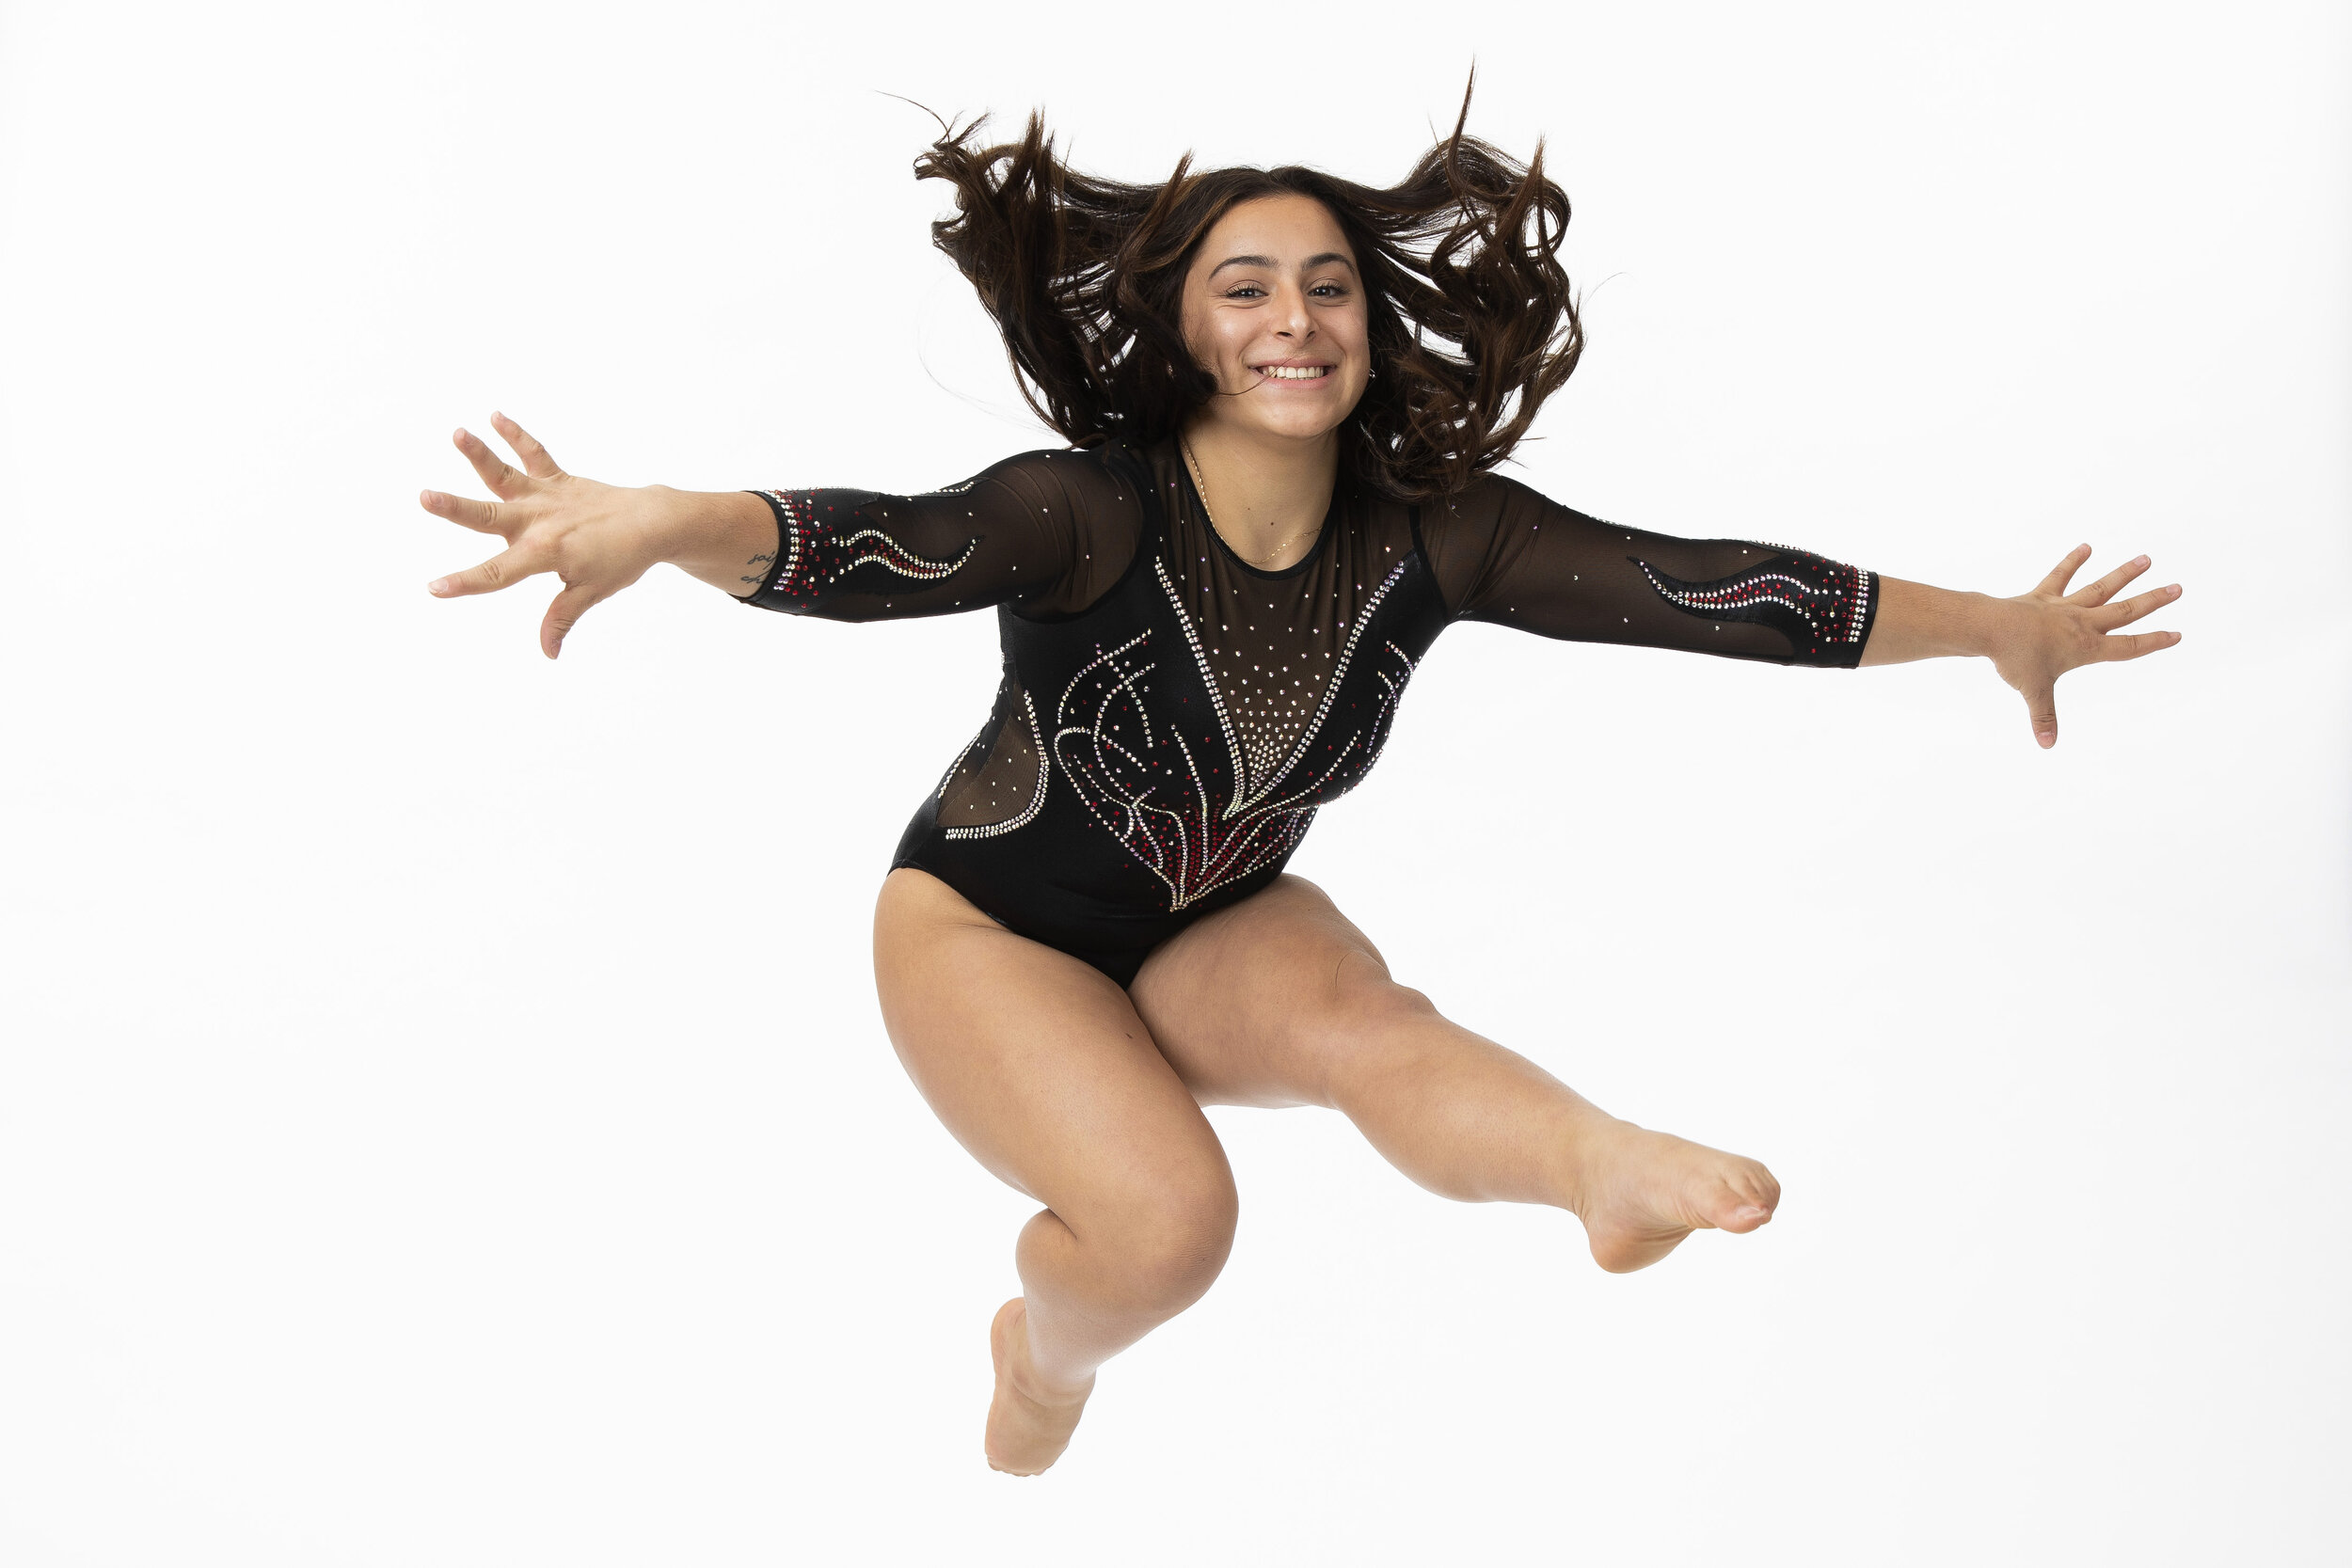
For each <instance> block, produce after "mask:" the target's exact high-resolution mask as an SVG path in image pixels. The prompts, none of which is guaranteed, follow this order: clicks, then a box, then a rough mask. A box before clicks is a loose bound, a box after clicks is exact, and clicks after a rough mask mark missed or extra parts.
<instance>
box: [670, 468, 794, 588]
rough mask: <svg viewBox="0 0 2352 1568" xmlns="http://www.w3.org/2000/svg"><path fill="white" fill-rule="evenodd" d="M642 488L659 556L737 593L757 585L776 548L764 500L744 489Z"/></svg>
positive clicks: (773, 526) (770, 513)
mask: <svg viewBox="0 0 2352 1568" xmlns="http://www.w3.org/2000/svg"><path fill="white" fill-rule="evenodd" d="M645 488H646V491H647V492H648V497H647V515H648V518H649V522H648V527H649V528H650V530H651V531H652V537H653V538H654V540H655V541H656V542H657V546H658V547H659V548H660V552H661V554H660V559H661V560H663V561H666V562H669V563H670V564H671V565H673V566H675V567H676V568H678V570H680V571H682V572H684V573H686V574H687V575H688V576H689V577H692V578H700V579H701V580H702V581H704V582H707V583H709V584H710V585H711V586H712V587H714V588H723V589H724V590H726V591H727V592H728V593H730V594H734V595H735V596H736V597H738V598H743V597H745V596H747V595H749V594H751V593H752V592H753V591H754V590H755V589H756V588H757V587H758V586H759V584H760V581H761V579H762V578H764V577H765V576H766V575H767V572H768V571H769V569H770V566H771V563H772V562H773V561H774V560H775V550H776V517H775V513H774V512H773V511H772V510H771V509H770V507H769V505H768V502H767V501H766V500H764V499H761V498H760V497H758V496H757V495H755V494H753V493H752V492H750V491H747V490H673V489H671V488H670V487H669V486H668V485H666V484H651V485H647V486H646V487H645Z"/></svg>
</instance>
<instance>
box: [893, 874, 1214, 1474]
mask: <svg viewBox="0 0 2352 1568" xmlns="http://www.w3.org/2000/svg"><path fill="white" fill-rule="evenodd" d="M874 972H875V979H876V983H877V985H878V988H879V990H880V991H881V995H882V1022H883V1023H884V1025H885V1026H886V1027H887V1028H888V1030H889V1032H890V1038H891V1042H892V1044H893V1045H894V1046H896V1047H897V1049H898V1059H899V1060H900V1061H901V1062H903V1063H904V1064H905V1065H906V1069H907V1072H908V1074H909V1075H910V1076H911V1077H913V1078H914V1084H915V1086H916V1087H917V1088H918V1089H920V1090H921V1091H922V1093H923V1097H924V1098H925V1099H926V1100H928V1101H930V1104H931V1108H932V1109H933V1110H935V1111H936V1112H938V1113H939V1118H940V1120H941V1121H943V1122H945V1123H946V1126H947V1130H948V1131H949V1132H952V1133H954V1134H955V1136H956V1139H957V1141H958V1142H960V1143H961V1144H962V1145H963V1147H964V1148H967V1149H969V1150H970V1151H971V1152H972V1154H973V1155H974V1157H975V1158H977V1160H978V1161H979V1162H980V1164H983V1165H986V1166H987V1167H988V1168H989V1169H990V1170H991V1171H993V1172H994V1173H995V1174H996V1176H997V1177H998V1178H1000V1179H1001V1180H1004V1181H1005V1182H1007V1183H1008V1184H1009V1185H1010V1186H1012V1187H1014V1188H1015V1189H1017V1190H1018V1191H1021V1192H1024V1193H1026V1194H1028V1195H1029V1196H1031V1197H1034V1198H1037V1199H1038V1200H1039V1201H1040V1202H1041V1203H1043V1204H1044V1205H1045V1206H1046V1207H1045V1208H1044V1209H1043V1210H1041V1211H1040V1212H1039V1213H1038V1214H1037V1215H1036V1216H1035V1217H1033V1218H1032V1219H1031V1220H1030V1221H1029V1223H1028V1224H1027V1225H1026V1226H1025V1227H1022V1231H1021V1237H1020V1240H1019V1242H1018V1243H1017V1244H1016V1246H1015V1248H1014V1261H1015V1262H1016V1264H1017V1265H1018V1267H1019V1269H1020V1272H1021V1286H1022V1293H1021V1295H1020V1296H1018V1297H1016V1298H1015V1299H1013V1300H1011V1301H1009V1302H1007V1303H1006V1304H1005V1305H1004V1307H1001V1308H1000V1309H999V1310H998V1311H997V1314H996V1317H995V1320H994V1322H993V1323H992V1324H991V1325H990V1332H989V1338H990V1346H991V1350H992V1352H993V1355H994V1358H995V1362H996V1396H995V1399H994V1402H993V1404H992V1405H991V1407H990V1410H989V1419H988V1433H987V1452H988V1458H989V1463H990V1464H991V1465H993V1466H995V1467H996V1468H997V1469H1000V1470H1007V1471H1010V1472H1012V1473H1014V1474H1018V1475H1035V1474H1036V1473H1037V1472H1039V1471H1041V1470H1042V1469H1044V1468H1045V1467H1046V1466H1047V1465H1051V1464H1053V1462H1054V1461H1055V1459H1056V1458H1057V1457H1058V1456H1059V1455H1060V1453H1061V1451H1062V1449H1063V1447H1064V1446H1065V1445H1066V1444H1067V1443H1068V1442H1069V1440H1070V1434H1071V1433H1072V1431H1073V1429H1074V1428H1075V1427H1076V1425H1077V1422H1078V1415H1079V1412H1080V1410H1081V1408H1082V1407H1083V1406H1084V1404H1085V1402H1086V1399H1087V1396H1088V1394H1089V1392H1090V1391H1091V1390H1092V1388H1093V1386H1094V1370H1095V1368H1096V1367H1098V1366H1100V1365H1101V1364H1102V1363H1103V1362H1104V1360H1106V1359H1108V1358H1109V1357H1110V1356H1112V1355H1113V1354H1117V1353H1118V1352H1119V1351H1120V1350H1123V1349H1125V1348H1126V1347H1127V1346H1128V1345H1131V1344H1133V1343H1135V1341H1136V1340H1137V1339H1139V1338H1143V1336H1144V1335H1146V1334H1148V1333H1150V1332H1151V1330H1152V1328H1154V1327H1155V1326H1157V1325H1158V1324H1160V1323H1165V1322H1166V1321H1167V1320H1168V1319H1169V1318H1171V1317H1174V1316H1175V1315H1176V1314H1177V1313H1179V1312H1181V1311H1183V1310H1184V1308H1185V1307H1189V1306H1190V1305H1191V1304H1192V1303H1193V1302H1195V1301H1197V1300H1199V1299H1200V1295H1201V1293H1202V1292H1203V1291H1206V1290H1207V1289H1208V1288H1209V1285H1210V1283H1211V1281H1213V1280H1214V1279H1216V1275H1217V1271H1218V1270H1219V1269H1221V1268H1222V1267H1224V1263H1225V1257H1226V1254H1227V1252H1228V1251H1229V1250H1230V1249H1231V1247H1232V1237H1233V1223H1234V1217H1235V1212H1236V1199H1235V1196H1234V1193H1233V1178H1232V1169H1231V1168H1230V1167H1229V1166H1228V1165H1227V1164H1226V1161H1225V1150H1224V1148H1223V1147H1222V1146H1221V1145H1219V1144H1218V1143H1217V1141H1216V1133H1215V1132H1213V1131H1212V1130H1211V1129H1210V1127H1209V1123H1208V1119H1207V1118H1206V1117H1203V1116H1202V1115H1201V1114H1200V1105H1199V1104H1198V1103H1197V1102H1196V1101H1194V1099H1193V1097H1192V1095H1191V1093H1190V1091H1189V1090H1187V1089H1186V1088H1185V1087H1184V1083H1183V1081H1182V1080H1180V1079H1179V1078H1178V1077H1177V1075H1176V1072H1175V1070H1174V1069H1172V1068H1170V1067H1169V1066H1168V1062H1167V1060H1166V1058H1164V1057H1162V1056H1161V1054H1160V1053H1159V1051H1158V1049H1157V1048H1156V1047H1155V1045H1154V1044H1153V1042H1152V1036H1151V1033H1150V1031H1148V1030H1147V1029H1146V1028H1145V1027H1144V1025H1143V1022H1142V1021H1141V1020H1140V1019H1138V1018H1137V1017H1136V1011H1135V1008H1134V1007H1133V1006H1131V1005H1130V1004H1129V1002H1128V999H1127V995H1126V993H1125V992H1124V991H1122V990H1120V989H1119V988H1118V987H1117V986H1115V985H1113V984H1112V983H1111V982H1110V981H1109V980H1107V979H1105V978H1104V976H1103V975H1102V974H1100V973H1099V972H1097V971H1095V970H1093V969H1091V968H1089V967H1088V966H1087V965H1085V964H1082V963H1080V962H1079V961H1078V960H1077V959H1075V958H1071V957H1069V956H1068V955H1067V954H1064V953H1057V952H1056V951H1054V950H1053V949H1052V948H1049V947H1044V946H1041V945H1040V944H1038V943H1037V942H1030V941H1028V940H1027V939H1025V938H1024V937H1018V936H1015V935H1013V934H1012V933H1011V932H1009V931H1008V930H1006V929H1005V928H1004V927H1000V926H998V925H996V924H995V923H994V922H993V921H992V920H990V919H989V918H988V917H987V916H986V915H984V914H981V913H980V912H979V911H977V910H976V909H974V908H973V907H972V906H971V905H970V904H969V903H967V902H966V901H965V900H964V899H963V898H962V897H961V896H960V895H957V894H956V893H955V892H954V890H952V889H950V888H948V887H947V886H946V884H945V883H943V882H941V881H939V880H938V879H935V878H931V877H928V876H926V875H924V874H923V873H922V872H919V871H913V870H902V871H897V872H893V873H892V874H891V876H890V878H889V879H888V881H886V882H885V883H884V884H883V888H882V899H881V902H880V903H879V905H878V906H877V908H876V910H875V918H874Z"/></svg>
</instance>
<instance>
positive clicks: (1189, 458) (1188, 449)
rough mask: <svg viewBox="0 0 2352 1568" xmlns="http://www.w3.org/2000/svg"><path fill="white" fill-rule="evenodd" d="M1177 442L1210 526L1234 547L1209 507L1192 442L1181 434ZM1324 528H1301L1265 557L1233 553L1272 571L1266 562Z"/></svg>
mask: <svg viewBox="0 0 2352 1568" xmlns="http://www.w3.org/2000/svg"><path fill="white" fill-rule="evenodd" d="M1176 444H1177V445H1178V446H1180V447H1182V448H1184V466H1185V467H1188V468H1190V469H1191V470H1192V493H1193V494H1194V495H1196V496H1199V497H1200V510H1201V511H1203V512H1207V513H1208V514H1209V527H1210V528H1212V529H1215V530H1216V536H1217V537H1218V538H1219V539H1225V547H1226V548H1227V549H1229V550H1231V549H1233V542H1232V540H1231V539H1226V538H1225V531H1224V530H1223V529H1221V528H1217V526H1216V513H1215V512H1213V511H1210V509H1209V487H1208V485H1207V484H1206V483H1204V482H1203V481H1202V480H1201V478H1200V459H1199V458H1197V457H1195V456H1193V454H1192V443H1191V442H1190V441H1187V440H1186V439H1184V437H1183V436H1178V437H1176ZM1322 530H1323V525H1322V524H1321V523H1317V524H1316V525H1315V526H1314V527H1313V528H1311V529H1300V530H1299V531H1297V532H1296V533H1294V534H1292V535H1291V536H1290V537H1289V538H1288V539H1285V540H1283V541H1282V542H1281V543H1280V544H1279V545H1277V546H1274V547H1273V548H1272V549H1270V550H1268V551H1266V552H1265V555H1264V557H1263V559H1260V558H1255V557H1251V556H1247V555H1241V551H1239V550H1233V553H1234V554H1235V555H1241V558H1242V559H1243V560H1244V561H1247V562H1249V564H1251V565H1252V566H1255V567H1257V568H1258V569H1259V570H1261V571H1270V570H1272V568H1271V567H1268V566H1267V565H1266V562H1268V561H1272V560H1273V559H1274V558H1275V557H1276V556H1278V555H1280V554H1281V553H1282V552H1283V551H1284V550H1286V549H1289V548H1290V547H1291V546H1293V545H1295V544H1297V543H1298V542H1299V541H1300V540H1301V539H1304V538H1307V537H1308V536H1309V535H1311V534H1314V533H1319V532H1321V531H1322ZM1294 564H1295V562H1294Z"/></svg>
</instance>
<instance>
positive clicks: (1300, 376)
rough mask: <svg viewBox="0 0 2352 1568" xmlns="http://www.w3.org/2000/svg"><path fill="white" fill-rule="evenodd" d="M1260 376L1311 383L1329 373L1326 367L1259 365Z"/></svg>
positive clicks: (1329, 369) (1329, 370)
mask: <svg viewBox="0 0 2352 1568" xmlns="http://www.w3.org/2000/svg"><path fill="white" fill-rule="evenodd" d="M1258 373H1259V374H1260V375H1270V376H1272V377H1273V378H1274V379H1275V380H1277V381H1313V380H1316V379H1317V378H1319V377H1322V376H1326V375H1328V374H1330V373H1331V367H1330V366H1328V365H1261V366H1259V367H1258Z"/></svg>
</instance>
